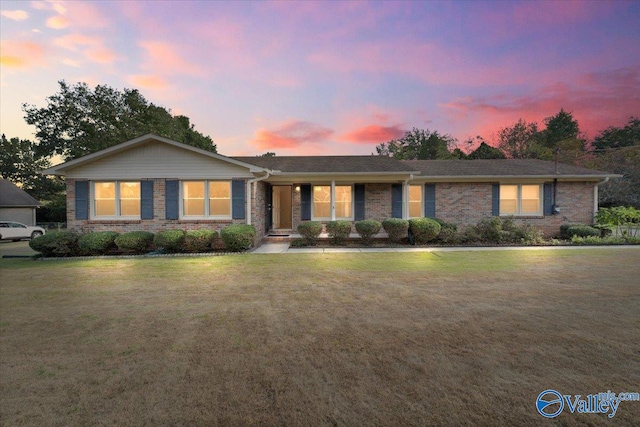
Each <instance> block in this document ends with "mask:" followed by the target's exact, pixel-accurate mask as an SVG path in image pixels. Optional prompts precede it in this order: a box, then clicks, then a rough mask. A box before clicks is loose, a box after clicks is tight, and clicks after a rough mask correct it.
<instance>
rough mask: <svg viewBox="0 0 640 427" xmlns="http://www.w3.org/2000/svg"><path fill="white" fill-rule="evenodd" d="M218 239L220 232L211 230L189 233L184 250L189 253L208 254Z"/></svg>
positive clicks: (203, 229) (204, 229)
mask: <svg viewBox="0 0 640 427" xmlns="http://www.w3.org/2000/svg"><path fill="white" fill-rule="evenodd" d="M216 237H218V232H217V231H216V230H212V229H210V228H201V229H200V230H192V231H187V234H186V236H185V237H184V250H185V251H187V252H207V251H209V250H211V244H212V243H213V239H215V238H216Z"/></svg>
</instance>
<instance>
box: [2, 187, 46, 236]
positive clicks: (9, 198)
mask: <svg viewBox="0 0 640 427" xmlns="http://www.w3.org/2000/svg"><path fill="white" fill-rule="evenodd" d="M38 206H40V202H38V201H37V200H36V199H34V198H33V197H31V196H30V195H29V194H28V193H27V192H26V191H24V190H22V189H20V188H18V187H17V186H16V185H15V184H14V183H13V182H11V181H7V180H6V179H2V178H0V221H15V222H21V223H22V224H25V225H29V226H31V225H36V209H37V208H38Z"/></svg>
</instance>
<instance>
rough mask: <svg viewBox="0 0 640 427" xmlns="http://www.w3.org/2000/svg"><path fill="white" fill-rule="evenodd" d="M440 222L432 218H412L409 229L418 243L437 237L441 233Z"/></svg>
mask: <svg viewBox="0 0 640 427" xmlns="http://www.w3.org/2000/svg"><path fill="white" fill-rule="evenodd" d="M440 229H441V227H440V224H439V223H438V222H437V221H436V220H434V219H431V218H412V219H410V220H409V231H410V232H411V234H412V235H413V238H414V239H415V243H416V244H417V245H420V244H424V243H427V242H430V241H432V240H433V239H435V238H436V237H437V236H438V234H439V233H440Z"/></svg>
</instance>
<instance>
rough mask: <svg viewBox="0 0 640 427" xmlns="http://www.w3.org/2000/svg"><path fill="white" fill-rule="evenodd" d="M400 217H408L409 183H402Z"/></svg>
mask: <svg viewBox="0 0 640 427" xmlns="http://www.w3.org/2000/svg"><path fill="white" fill-rule="evenodd" d="M402 219H409V183H408V182H407V181H405V182H403V183H402Z"/></svg>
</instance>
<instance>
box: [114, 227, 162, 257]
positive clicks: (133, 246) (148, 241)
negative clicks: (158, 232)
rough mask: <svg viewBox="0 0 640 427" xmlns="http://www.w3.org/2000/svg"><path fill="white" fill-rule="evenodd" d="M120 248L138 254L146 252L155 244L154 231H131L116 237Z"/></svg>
mask: <svg viewBox="0 0 640 427" xmlns="http://www.w3.org/2000/svg"><path fill="white" fill-rule="evenodd" d="M115 243H116V245H117V246H118V249H120V250H121V251H125V252H133V253H136V254H142V253H145V252H146V251H147V250H149V249H150V248H151V245H152V244H153V233H151V232H149V231H130V232H128V233H124V234H121V235H119V236H118V237H116V239H115Z"/></svg>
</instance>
